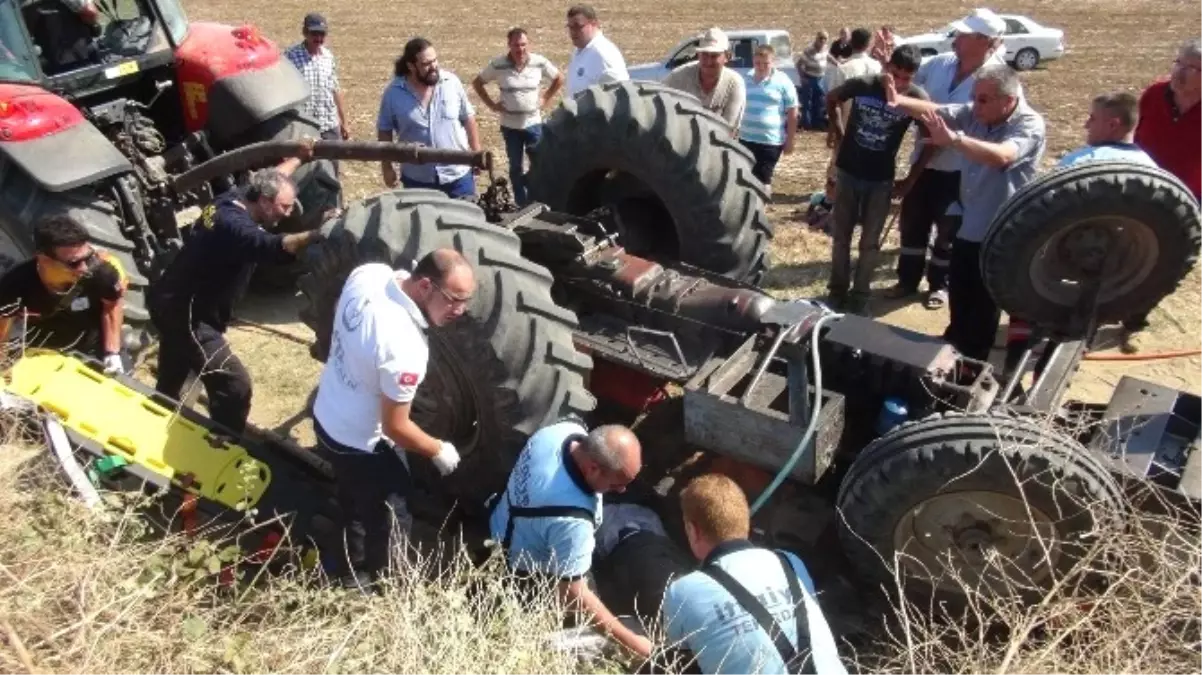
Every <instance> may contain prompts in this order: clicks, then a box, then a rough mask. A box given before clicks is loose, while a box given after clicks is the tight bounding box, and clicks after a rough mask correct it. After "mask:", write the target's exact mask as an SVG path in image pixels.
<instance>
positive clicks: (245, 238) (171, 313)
mask: <svg viewBox="0 0 1202 675" xmlns="http://www.w3.org/2000/svg"><path fill="white" fill-rule="evenodd" d="M310 157H312V145H309V146H307V147H306V149H305V150H304V151H303V153H302V157H294V158H291V159H288V160H285V161H284V162H283V163H282V164H280V165H279V166H278V167H276V168H275V169H266V170H263V171H260V172H258V173H256V174H254V175H253V176H252V177H251V180H250V183H249V185H247V186H246V187H242V188H235V189H233V190H230V191H229V192H226V193H225V194H223V195H221V196H219V197H218V198H217V199H216V201H215V202H214V203H212V204H210V205H209V206H207V207H206V208H205V210H204V212H203V214H202V215H201V217H200V219H199V220H198V221H197V222H196V223H195V224H193V225H192V227H191V228H190V230H191V231H190V232H189V233H188V235H187V239H186V240H185V242H184V247H183V248H182V249H181V250H180V252H179V254H178V255H176V257H175V259H174V260H173V261H172V262H171V265H170V266H169V267H168V268H167V270H166V271H165V272H164V273H163V277H162V279H160V280H159V282H158V283H157V284H156V285H155V287H154V289H153V290H152V292H151V294H150V298H149V302H148V305H149V309H150V319H151V321H153V322H154V325H155V327H156V328H158V330H159V334H160V335H161V338H160V342H159V369H158V382H157V384H156V385H155V388H156V389H157V390H158V391H159V392H160V393H162V394H164V395H166V396H170V397H171V398H174V399H178V398H179V397H180V393H181V391H182V390H183V388H184V383H185V382H186V381H187V379H188V375H189V374H191V373H197V374H198V376H199V377H200V380H201V382H203V383H204V386H205V391H206V392H207V393H208V396H209V416H210V417H211V418H212V419H213V421H215V422H217V423H218V424H221V425H223V426H225V427H227V428H228V429H229V430H231V431H233V432H234V433H238V434H241V433H242V432H243V431H244V430H245V428H246V420H247V418H248V417H249V416H250V399H251V381H250V374H249V373H247V372H246V368H245V367H244V366H243V365H242V362H241V361H240V360H239V359H238V357H237V356H236V355H235V354H234V353H233V352H232V351H231V350H230V346H229V343H228V342H226V340H225V331H226V329H227V328H228V326H229V321H230V312H231V310H232V309H233V305H234V302H235V301H236V300H237V299H238V298H239V297H240V296H241V295H242V294H243V292H244V291H245V290H246V285H247V283H248V282H249V280H250V276H251V274H252V273H253V272H254V269H255V266H256V265H257V264H259V263H270V262H287V261H289V260H292V259H293V256H294V255H295V254H296V252H297V251H298V250H300V248H301V247H303V246H305V245H306V244H309V243H310V242H312V241H314V240H316V239H317V238H318V237H319V236H320V230H312V231H309V232H300V233H296V234H275V233H270V232H268V231H266V230H265V229H263V227H264V226H272V225H274V224H275V223H277V222H279V221H280V220H281V219H282V218H284V217H286V216H287V215H288V214H289V213H291V212H292V208H293V206H294V204H295V202H296V186H295V185H294V184H293V182H292V179H291V177H290V176H291V175H292V173H293V172H294V171H295V170H296V169H297V167H299V166H300V164H301V162H302V161H303V160H302V158H303V159H308V158H310Z"/></svg>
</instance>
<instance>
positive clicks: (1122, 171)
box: [980, 162, 1202, 339]
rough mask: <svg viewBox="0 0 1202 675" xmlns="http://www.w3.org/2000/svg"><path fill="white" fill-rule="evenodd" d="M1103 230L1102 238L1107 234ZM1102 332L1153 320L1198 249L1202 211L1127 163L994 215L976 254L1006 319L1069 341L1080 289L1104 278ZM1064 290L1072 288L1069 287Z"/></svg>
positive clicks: (1079, 170)
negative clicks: (1111, 253)
mask: <svg viewBox="0 0 1202 675" xmlns="http://www.w3.org/2000/svg"><path fill="white" fill-rule="evenodd" d="M1103 228H1105V229H1103ZM1110 236H1114V238H1113V239H1112V241H1113V242H1114V243H1113V244H1112V247H1113V250H1115V251H1117V252H1118V255H1117V256H1115V257H1114V259H1113V261H1112V262H1110V263H1109V264H1108V265H1107V267H1106V269H1105V270H1104V271H1102V272H1101V275H1102V284H1101V290H1100V294H1099V297H1098V306H1097V320H1098V323H1099V324H1101V323H1110V322H1117V321H1122V320H1124V319H1127V318H1129V317H1131V316H1135V315H1138V314H1142V313H1145V312H1148V311H1151V310H1152V308H1153V307H1155V306H1156V305H1157V304H1158V303H1159V302H1160V301H1161V300H1163V299H1164V298H1165V296H1167V295H1169V294H1171V293H1173V292H1174V291H1175V290H1176V289H1177V286H1178V285H1179V284H1180V283H1181V281H1182V279H1184V278H1185V276H1186V275H1187V274H1188V273H1189V272H1190V270H1191V269H1193V267H1194V265H1196V264H1197V262H1198V253H1199V249H1200V248H1202V227H1200V225H1199V217H1198V202H1197V201H1196V200H1195V199H1194V197H1193V195H1192V194H1191V193H1190V191H1189V189H1188V188H1186V187H1185V185H1184V184H1183V183H1181V181H1180V180H1178V179H1177V178H1176V177H1174V176H1173V175H1172V174H1170V173H1168V172H1166V171H1163V170H1161V169H1158V168H1155V167H1149V166H1143V165H1139V164H1133V163H1130V162H1086V163H1082V164H1078V165H1075V166H1070V167H1067V168H1064V169H1057V170H1055V171H1052V172H1051V173H1048V174H1045V175H1043V176H1040V177H1038V178H1036V179H1035V180H1033V181H1032V182H1031V183H1029V184H1027V185H1026V186H1024V187H1023V188H1022V189H1021V190H1019V191H1018V192H1016V193H1015V194H1014V195H1013V196H1012V197H1011V198H1010V199H1009V200H1007V202H1006V203H1005V204H1004V205H1003V206H1002V208H1001V209H999V210H998V213H997V215H996V216H995V217H994V220H993V223H992V225H991V226H990V231H989V234H988V235H987V236H986V237H985V239H984V241H983V242H982V244H981V257H980V264H981V274H982V276H983V278H984V281H985V285H986V287H987V288H988V289H989V292H990V294H991V295H992V296H993V298H994V300H995V301H996V302H997V304H998V306H999V307H1000V308H1002V309H1003V310H1005V311H1006V312H1007V313H1009V314H1011V315H1014V316H1018V317H1021V318H1023V319H1026V320H1027V321H1030V322H1032V323H1034V324H1036V325H1040V326H1043V327H1045V328H1048V329H1051V330H1054V331H1056V332H1057V333H1059V334H1060V335H1061V336H1062V337H1066V338H1069V339H1072V338H1079V337H1083V334H1082V330H1081V326H1079V325H1074V324H1076V323H1077V322H1075V321H1073V314H1074V311H1073V310H1074V309H1075V308H1076V305H1077V302H1078V296H1079V294H1080V288H1081V286H1082V284H1081V283H1080V281H1082V280H1084V278H1085V277H1086V276H1087V275H1089V274H1090V273H1091V272H1093V271H1094V270H1099V269H1101V268H1102V259H1103V257H1104V249H1103V247H1102V246H1101V245H1100V244H1104V243H1105V242H1106V241H1107V237H1110ZM1064 280H1073V281H1078V283H1073V284H1066V283H1064Z"/></svg>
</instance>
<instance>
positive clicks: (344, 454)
mask: <svg viewBox="0 0 1202 675" xmlns="http://www.w3.org/2000/svg"><path fill="white" fill-rule="evenodd" d="M475 290H476V277H475V272H474V271H473V269H472V266H471V264H470V263H469V262H468V261H467V259H466V258H464V257H463V255H462V254H460V253H459V252H457V251H455V250H454V249H449V248H443V249H437V250H434V251H432V252H431V253H428V254H427V255H426V256H424V257H423V258H422V259H421V260H419V261H418V263H417V266H416V267H415V268H414V270H413V272H405V271H403V270H402V271H398V270H394V269H392V268H391V267H389V266H388V265H385V264H383V263H367V264H364V265H361V266H359V267H357V268H356V269H355V270H354V271H352V272H351V274H350V276H349V277H347V280H346V283H345V284H344V285H343V288H342V294H341V296H340V297H339V298H338V306H337V309H336V310H335V315H334V327H333V333H332V336H331V339H330V354H329V357H328V358H327V359H326V364H325V368H324V369H323V370H322V373H321V379H320V381H319V382H318V385H317V396H316V398H315V400H314V402H313V421H314V424H313V427H314V432H315V433H316V435H317V442H318V443H320V444H321V446H322V447H323V448H324V449H325V450H326V454H327V456H328V457H329V458H330V462H331V464H333V466H334V472H335V474H336V481H337V489H338V501H339V504H340V506H341V509H342V513H343V523H342V525H343V528H344V530H345V536H346V547H347V550H346V556H345V557H343V556H341V555H339V556H338V559H339V563H340V566H341V564H345V563H349V566H350V569H344V570H340V574H339V576H341V577H342V580H343V584H344V585H345V586H347V587H352V588H353V587H356V586H359V587H365V586H368V585H370V584H371V583H372V582H374V581H375V580H376V579H377V578H378V577H379V576H380V574H381V573H382V572H383V571H384V569H385V568H386V567H387V564H388V556H389V551H390V550H391V545H392V541H391V539H392V531H393V525H394V523H393V522H392V521H393V520H394V519H395V526H396V528H397V530H398V531H399V532H402V533H407V532H408V531H409V528H410V526H411V525H412V523H413V517H412V515H411V514H410V513H409V510H408V507H407V499H408V496H409V493H410V488H411V483H410V475H409V460H408V457H407V453H415V454H418V455H421V456H423V457H426V458H427V459H429V460H430V461H431V462H432V463H433V464H434V466H435V467H436V468H437V469H438V471H439V473H441V474H442V475H444V476H445V475H448V474H450V473H451V472H452V471H454V470H455V468H456V467H457V466H458V465H459V452H458V451H457V450H456V449H455V446H454V445H452V444H451V443H450V442H448V441H446V440H442V439H438V438H435V437H433V436H431V435H430V434H428V433H426V431H424V430H423V429H422V428H421V427H419V426H418V425H417V424H416V423H414V421H413V419H412V418H411V417H410V412H411V408H412V405H413V401H414V399H415V398H416V397H417V389H418V387H419V386H421V383H422V381H423V380H425V378H426V365H427V362H428V361H429V357H430V348H429V345H428V343H427V338H426V330H427V329H429V328H430V327H431V326H434V327H440V326H446V325H447V324H450V323H452V322H453V321H455V320H457V319H459V318H460V317H462V316H463V315H464V314H465V313H466V311H467V308H468V304H469V303H470V302H471V300H472V294H473V293H475Z"/></svg>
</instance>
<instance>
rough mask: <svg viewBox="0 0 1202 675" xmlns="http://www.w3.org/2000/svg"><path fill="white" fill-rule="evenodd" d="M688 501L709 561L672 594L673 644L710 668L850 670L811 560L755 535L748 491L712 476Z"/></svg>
mask: <svg viewBox="0 0 1202 675" xmlns="http://www.w3.org/2000/svg"><path fill="white" fill-rule="evenodd" d="M680 505H681V510H682V512H683V515H684V527H685V535H686V536H687V537H688V540H689V548H691V549H692V550H693V555H694V556H696V557H697V559H698V560H701V561H702V563H701V568H700V569H698V570H697V571H696V572H692V573H690V574H688V575H685V576H684V577H681V578H680V579H677V580H676V581H673V582H672V584H671V585H670V586H668V590H667V591H666V592H665V593H664V606H663V609H662V611H661V615H662V622H663V625H664V626H665V627H666V633H667V638H668V642H669V644H668V645H667V646H668V647H669V648H676V649H680V650H682V651H687V653H688V654H690V655H691V656H692V658H694V659H695V660H696V666H697V667H699V668H700V670H701V672H702V673H836V674H839V675H845V674H846V672H847V670H846V668H845V667H844V666H843V663H842V662H841V661H840V660H839V654H838V651H837V649H836V647H835V638H834V636H833V635H832V634H831V630H830V627H829V626H828V625H827V623H826V619H825V618H824V617H823V615H822V609H821V608H820V607H819V606H818V601H817V600H816V599H815V597H814V582H813V581H812V580H811V579H810V575H809V572H808V571H807V570H806V567H805V565H804V564H803V563H802V562H801V560H799V559H798V558H797V556H794V555H793V554H791V553H783V552H780V551H772V550H768V549H764V548H760V547H758V546H755V545H753V544H752V543H751V542H749V541H748V540H747V537H748V533H749V532H750V529H751V513H750V509H749V508H748V506H747V497H746V496H745V495H744V494H743V490H742V489H741V488H740V487H739V486H738V485H737V484H736V483H735V482H734V481H733V480H731V479H730V478H728V477H726V476H723V475H721V474H707V475H704V476H700V477H698V478H696V479H694V480H693V481H692V482H691V483H689V485H687V486H686V487H685V488H684V490H682V491H681V493H680Z"/></svg>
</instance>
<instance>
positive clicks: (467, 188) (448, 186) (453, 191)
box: [401, 171, 476, 199]
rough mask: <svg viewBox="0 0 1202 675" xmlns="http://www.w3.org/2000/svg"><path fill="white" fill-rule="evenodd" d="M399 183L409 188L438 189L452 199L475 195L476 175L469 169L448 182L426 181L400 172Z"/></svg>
mask: <svg viewBox="0 0 1202 675" xmlns="http://www.w3.org/2000/svg"><path fill="white" fill-rule="evenodd" d="M401 185H403V186H405V187H407V188H410V189H419V188H420V189H426V190H438V191H439V192H441V193H443V194H445V195H446V196H448V197H451V198H452V199H455V198H459V197H475V196H476V177H475V175H473V174H472V172H471V171H468V172H467V173H465V174H464V175H462V176H460V177H459V178H456V179H455V180H453V181H451V182H449V183H427V182H425V181H420V180H414V179H412V178H409V177H408V176H406V175H404V174H402V175H401Z"/></svg>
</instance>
